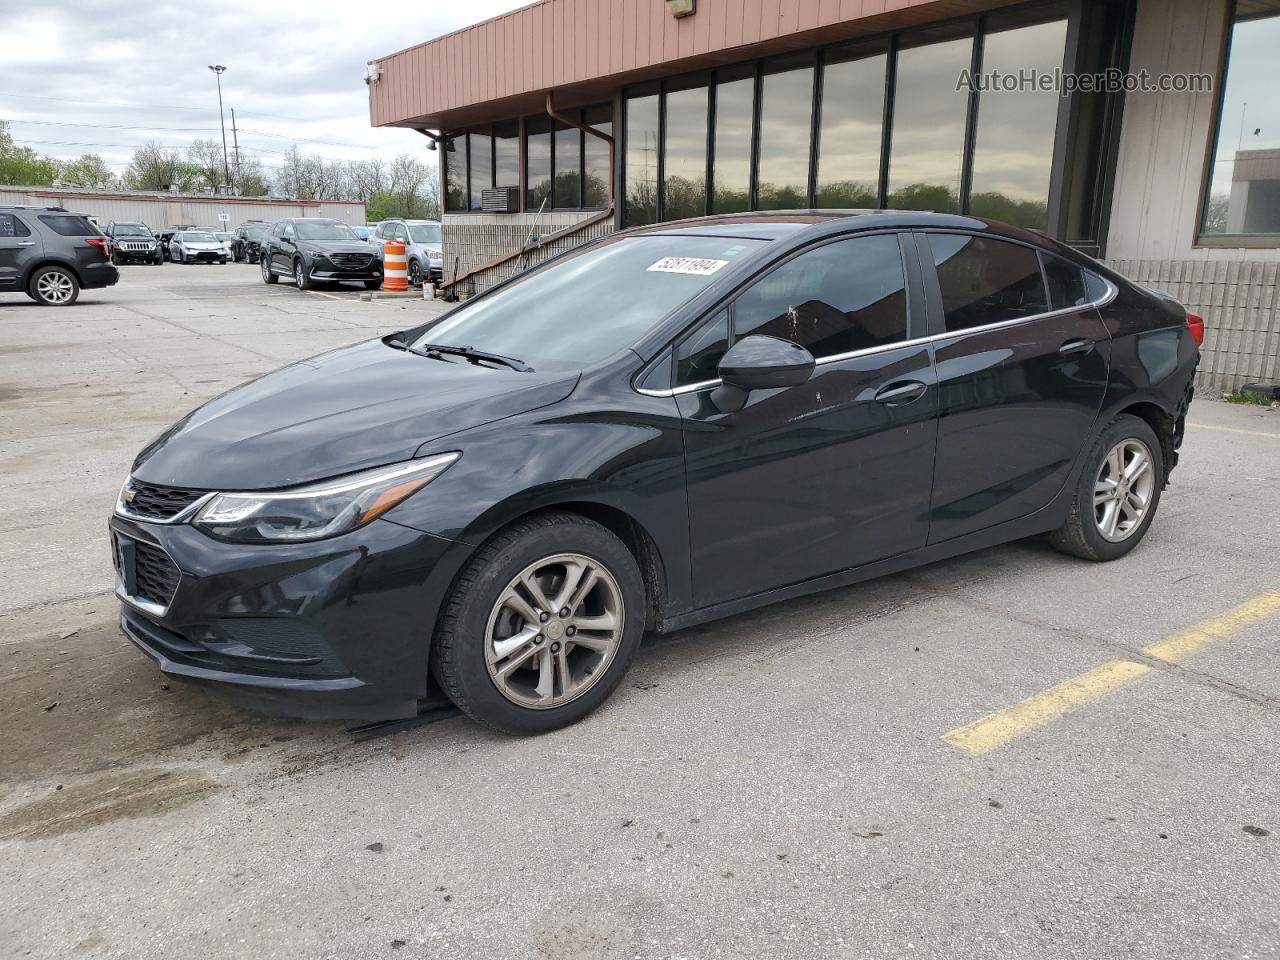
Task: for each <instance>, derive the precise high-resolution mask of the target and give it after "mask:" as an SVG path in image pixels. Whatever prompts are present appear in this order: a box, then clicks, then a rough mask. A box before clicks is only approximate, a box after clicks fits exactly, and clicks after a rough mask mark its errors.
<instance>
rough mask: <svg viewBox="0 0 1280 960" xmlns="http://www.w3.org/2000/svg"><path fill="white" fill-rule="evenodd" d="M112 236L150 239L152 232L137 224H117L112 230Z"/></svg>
mask: <svg viewBox="0 0 1280 960" xmlns="http://www.w3.org/2000/svg"><path fill="white" fill-rule="evenodd" d="M111 234H112V236H116V237H149V236H151V231H150V230H148V229H147V228H146V227H143V226H140V225H138V224H136V223H117V224H116V225H115V226H114V227H112V228H111Z"/></svg>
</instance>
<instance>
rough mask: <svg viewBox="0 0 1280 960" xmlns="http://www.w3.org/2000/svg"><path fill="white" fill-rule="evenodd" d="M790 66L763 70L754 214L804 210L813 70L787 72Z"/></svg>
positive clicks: (805, 204)
mask: <svg viewBox="0 0 1280 960" xmlns="http://www.w3.org/2000/svg"><path fill="white" fill-rule="evenodd" d="M800 59H801V60H802V61H804V60H808V59H809V58H807V57H803V58H800ZM792 63H794V61H792V60H785V61H781V62H779V63H777V64H770V65H767V66H766V67H765V75H764V79H763V80H762V84H763V86H762V87H761V92H760V160H759V163H760V169H759V172H758V174H757V185H756V192H757V200H756V207H757V208H759V209H760V210H798V209H803V208H804V207H807V206H808V205H809V134H810V129H811V119H810V118H811V117H812V115H813V67H812V66H807V65H806V66H801V67H794V68H792V69H787V67H790V66H791V64H792Z"/></svg>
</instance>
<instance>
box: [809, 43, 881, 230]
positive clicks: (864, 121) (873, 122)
mask: <svg viewBox="0 0 1280 960" xmlns="http://www.w3.org/2000/svg"><path fill="white" fill-rule="evenodd" d="M888 60H889V58H888V57H887V56H886V55H885V54H883V53H881V54H876V55H874V56H869V57H862V58H860V59H852V60H844V61H841V60H837V59H835V55H831V56H828V58H827V61H826V64H825V66H824V67H823V68H822V135H821V136H820V137H819V138H818V144H819V148H820V150H821V153H820V155H819V157H818V192H817V196H816V197H815V199H814V203H815V204H816V205H817V206H819V207H853V208H858V207H862V208H874V207H876V206H878V205H879V184H880V139H881V128H882V127H883V126H884V95H883V92H884V74H885V67H886V64H887V63H888ZM877 94H879V95H877Z"/></svg>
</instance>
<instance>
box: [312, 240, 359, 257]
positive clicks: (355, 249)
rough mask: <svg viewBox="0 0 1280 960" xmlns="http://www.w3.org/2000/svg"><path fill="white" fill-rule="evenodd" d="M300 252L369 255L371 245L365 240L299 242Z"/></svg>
mask: <svg viewBox="0 0 1280 960" xmlns="http://www.w3.org/2000/svg"><path fill="white" fill-rule="evenodd" d="M298 249H299V250H310V251H313V252H315V253H325V254H329V253H368V252H369V245H368V244H367V243H365V242H364V241H363V240H299V241H298Z"/></svg>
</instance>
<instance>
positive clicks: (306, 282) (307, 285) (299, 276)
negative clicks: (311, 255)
mask: <svg viewBox="0 0 1280 960" xmlns="http://www.w3.org/2000/svg"><path fill="white" fill-rule="evenodd" d="M293 282H294V283H296V284H297V285H298V289H299V290H312V289H314V288H315V281H313V280H312V279H311V274H310V273H308V272H307V268H306V266H304V265H303V263H302V261H301V260H295V261H293Z"/></svg>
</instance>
